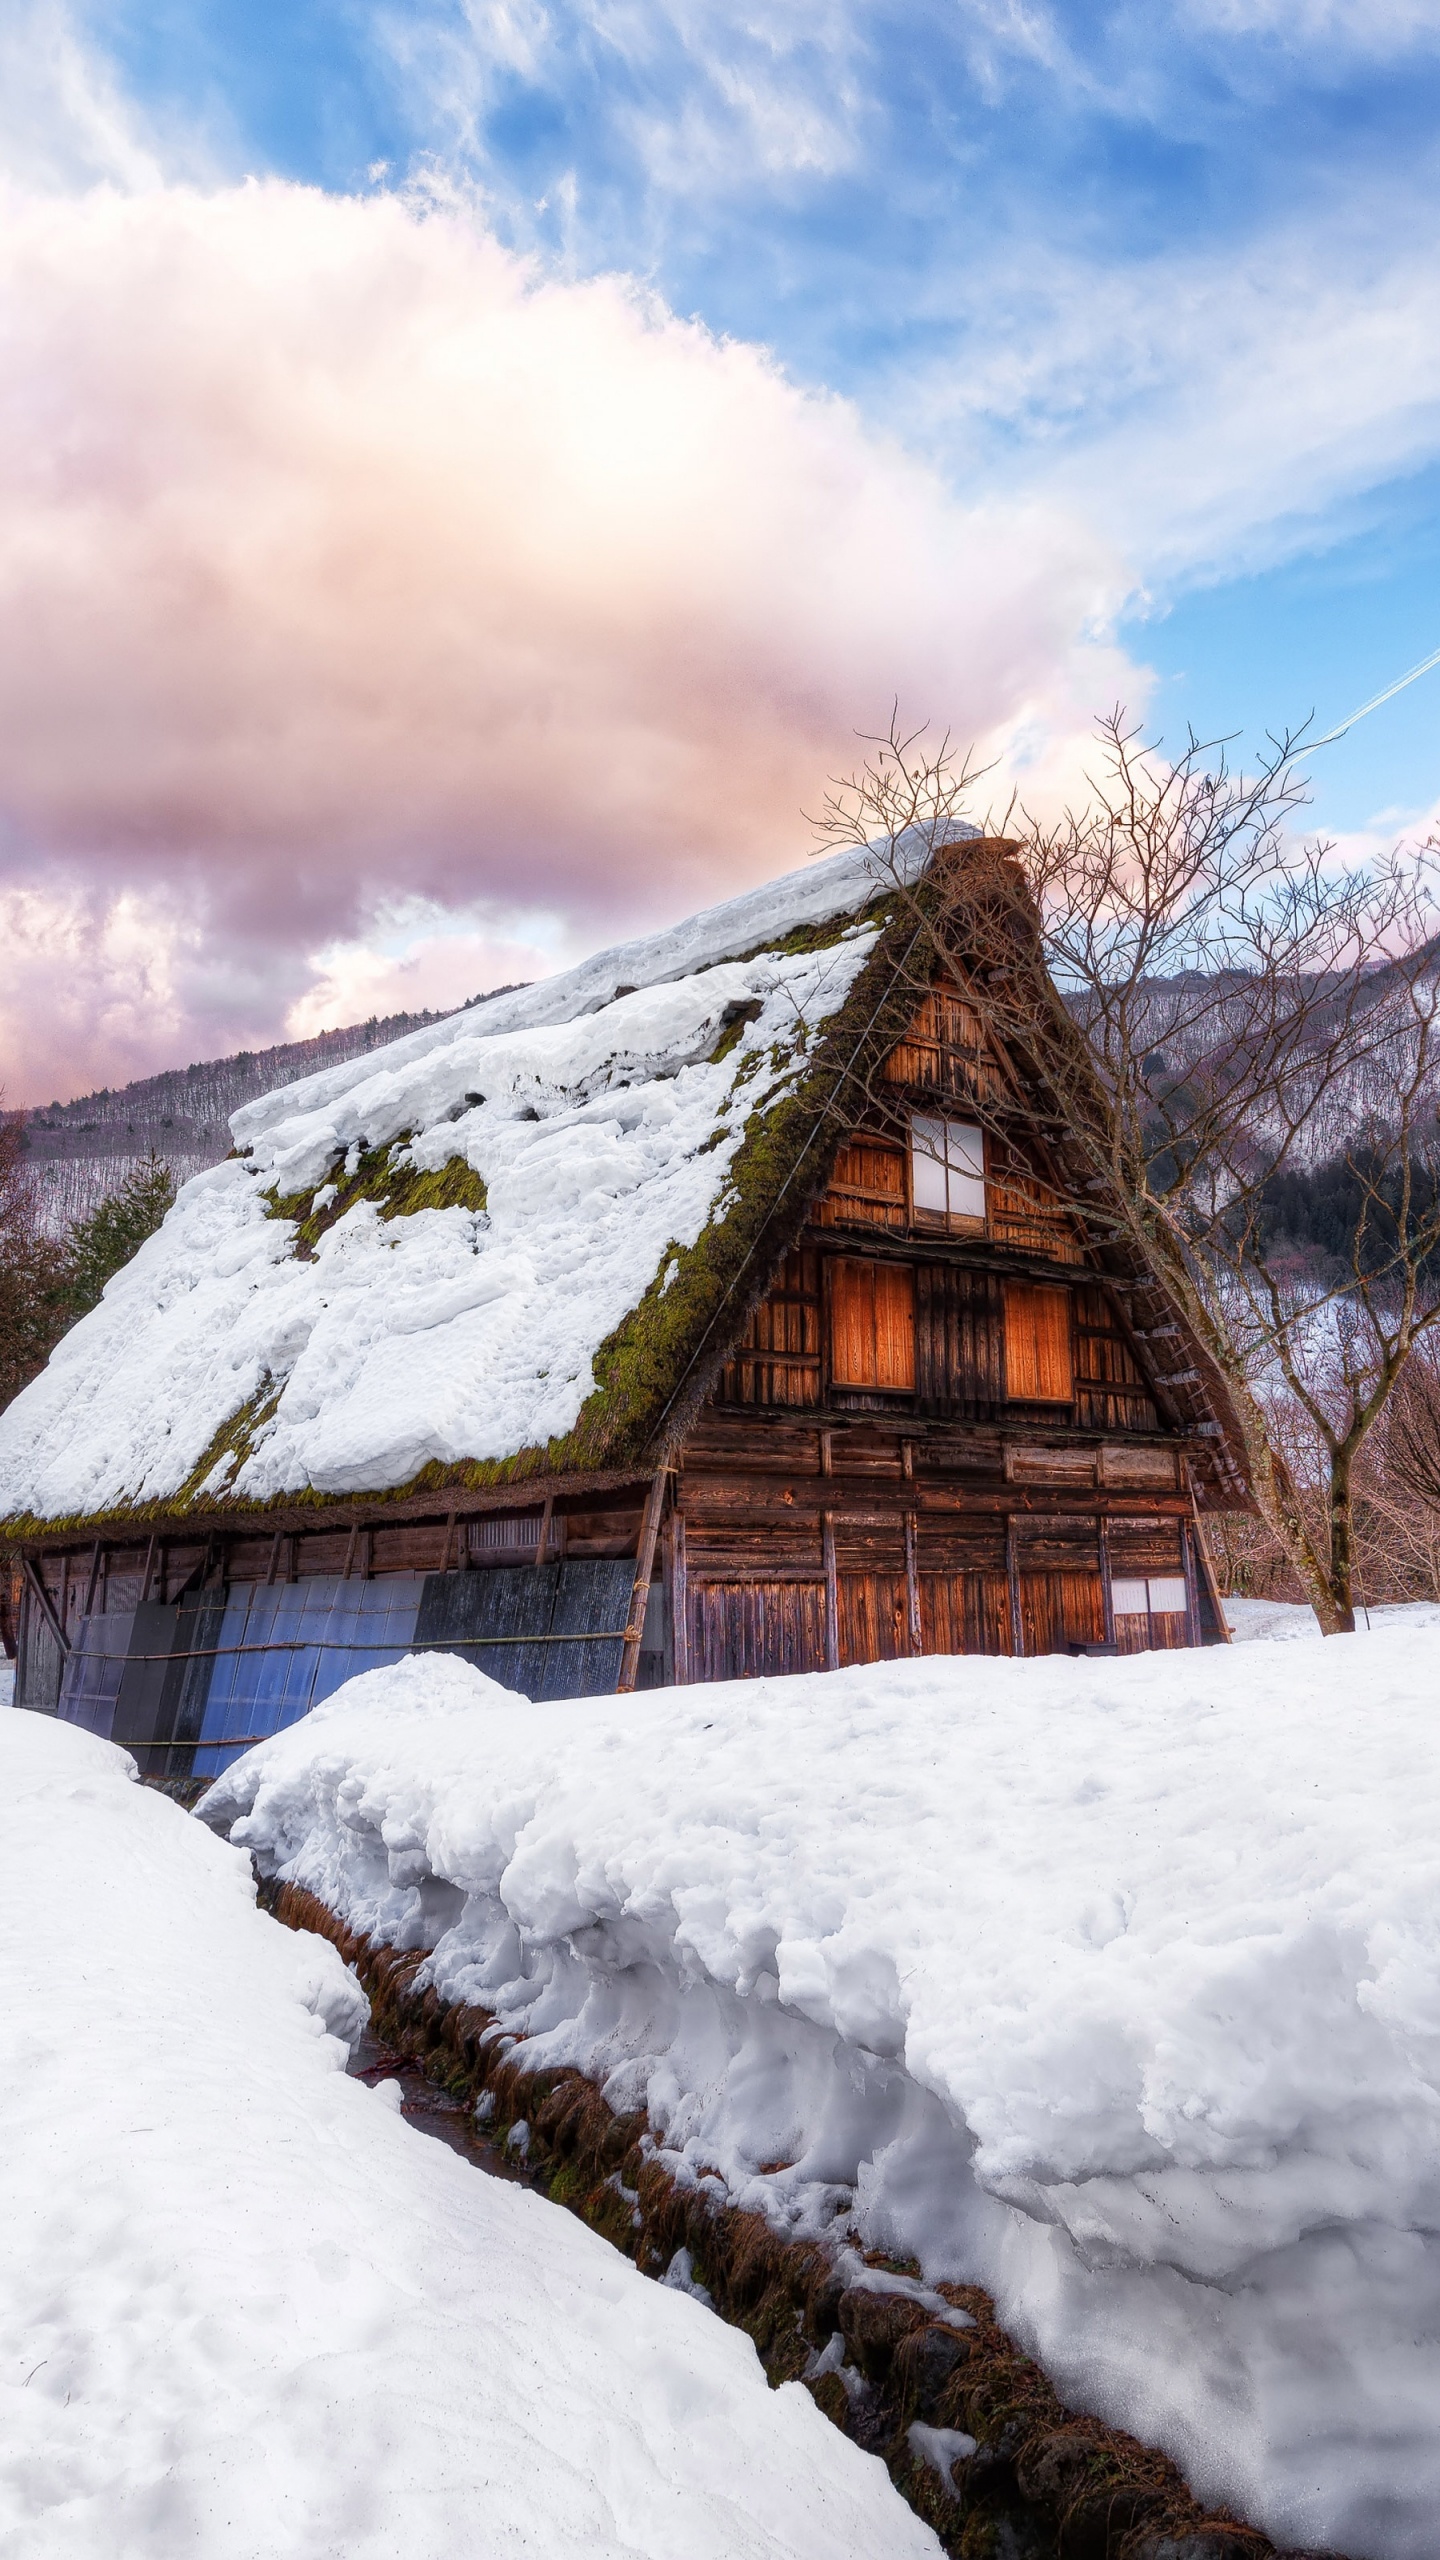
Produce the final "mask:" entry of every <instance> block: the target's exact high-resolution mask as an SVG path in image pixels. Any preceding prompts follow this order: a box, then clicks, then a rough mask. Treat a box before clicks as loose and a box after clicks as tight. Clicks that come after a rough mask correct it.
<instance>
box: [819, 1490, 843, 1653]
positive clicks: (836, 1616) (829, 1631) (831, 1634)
mask: <svg viewBox="0 0 1440 2560" xmlns="http://www.w3.org/2000/svg"><path fill="white" fill-rule="evenodd" d="M820 1549H821V1553H822V1555H823V1556H824V1559H825V1668H826V1670H827V1671H838V1670H839V1668H840V1576H839V1574H838V1573H837V1572H836V1570H835V1514H834V1512H833V1511H822V1512H821V1514H820Z"/></svg>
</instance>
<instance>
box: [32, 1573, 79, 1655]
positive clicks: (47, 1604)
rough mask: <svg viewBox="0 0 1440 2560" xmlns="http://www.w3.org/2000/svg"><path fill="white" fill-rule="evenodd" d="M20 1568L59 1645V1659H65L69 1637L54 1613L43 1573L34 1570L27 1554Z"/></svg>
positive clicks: (68, 1646) (53, 1606)
mask: <svg viewBox="0 0 1440 2560" xmlns="http://www.w3.org/2000/svg"><path fill="white" fill-rule="evenodd" d="M20 1570H21V1572H22V1573H23V1574H24V1576H25V1580H26V1582H27V1583H28V1585H29V1587H30V1590H31V1592H32V1593H33V1594H34V1597H35V1600H36V1602H37V1604H38V1606H39V1610H40V1614H41V1616H42V1617H43V1619H44V1621H45V1624H46V1626H47V1627H48V1628H49V1630H50V1633H51V1634H52V1636H53V1637H54V1639H55V1641H56V1643H57V1644H58V1646H59V1647H60V1659H61V1661H62V1662H65V1661H67V1660H68V1659H69V1654H70V1639H69V1637H68V1636H67V1634H66V1633H65V1630H64V1628H63V1626H62V1625H61V1623H60V1620H59V1619H58V1618H57V1616H56V1614H55V1603H54V1601H53V1600H52V1599H51V1597H50V1594H49V1592H48V1591H47V1590H46V1588H45V1578H44V1575H43V1574H40V1573H37V1572H36V1570H35V1567H34V1565H33V1564H32V1563H31V1561H30V1559H29V1557H28V1556H25V1557H23V1558H22V1560H21V1566H20Z"/></svg>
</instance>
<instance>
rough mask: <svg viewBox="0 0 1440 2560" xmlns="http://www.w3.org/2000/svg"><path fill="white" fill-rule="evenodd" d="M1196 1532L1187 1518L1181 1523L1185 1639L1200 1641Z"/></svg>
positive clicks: (1190, 1641) (1187, 1640) (1194, 1641)
mask: <svg viewBox="0 0 1440 2560" xmlns="http://www.w3.org/2000/svg"><path fill="white" fill-rule="evenodd" d="M1195 1543H1196V1541H1195V1532H1194V1530H1193V1529H1192V1528H1191V1527H1190V1524H1189V1522H1188V1521H1187V1520H1182V1521H1181V1523H1180V1563H1181V1568H1182V1570H1183V1572H1184V1575H1185V1641H1186V1643H1187V1644H1189V1645H1198V1644H1199V1642H1200V1585H1199V1580H1198V1567H1197V1565H1196V1562H1195Z"/></svg>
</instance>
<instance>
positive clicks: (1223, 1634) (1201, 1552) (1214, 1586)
mask: <svg viewBox="0 0 1440 2560" xmlns="http://www.w3.org/2000/svg"><path fill="white" fill-rule="evenodd" d="M1185 1478H1186V1482H1187V1483H1188V1485H1189V1487H1190V1516H1191V1518H1192V1520H1193V1521H1194V1523H1195V1565H1196V1570H1197V1572H1198V1573H1199V1574H1201V1575H1202V1576H1203V1578H1204V1583H1205V1589H1206V1593H1207V1595H1208V1597H1209V1601H1210V1606H1211V1608H1212V1609H1213V1610H1214V1612H1215V1623H1216V1625H1217V1626H1218V1627H1219V1630H1220V1641H1221V1643H1222V1644H1229V1643H1231V1642H1232V1637H1231V1634H1230V1621H1229V1619H1228V1618H1227V1617H1226V1615H1225V1604H1224V1602H1223V1600H1222V1599H1221V1597H1220V1585H1219V1583H1218V1582H1217V1581H1216V1579H1215V1567H1214V1566H1213V1564H1212V1563H1211V1561H1210V1550H1209V1548H1208V1547H1207V1546H1206V1544H1205V1532H1204V1530H1203V1529H1202V1528H1201V1526H1200V1504H1199V1502H1198V1500H1197V1498H1196V1493H1195V1479H1194V1477H1193V1475H1192V1474H1191V1473H1190V1468H1189V1464H1188V1462H1187V1464H1186V1467H1185ZM1196 1599H1197V1606H1198V1599H1199V1594H1198V1592H1197V1594H1196Z"/></svg>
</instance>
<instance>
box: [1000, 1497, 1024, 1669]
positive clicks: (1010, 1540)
mask: <svg viewBox="0 0 1440 2560" xmlns="http://www.w3.org/2000/svg"><path fill="white" fill-rule="evenodd" d="M1005 1580H1006V1583H1007V1584H1008V1586H1009V1591H1010V1650H1011V1652H1012V1653H1013V1654H1014V1656H1015V1658H1016V1660H1017V1662H1018V1661H1019V1660H1020V1659H1021V1658H1022V1657H1023V1655H1024V1651H1025V1613H1024V1611H1023V1610H1022V1608H1021V1606H1020V1565H1019V1559H1018V1557H1017V1556H1016V1553H1015V1514H1014V1512H1013V1511H1012V1512H1010V1513H1009V1514H1008V1515H1007V1517H1006V1521H1005Z"/></svg>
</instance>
